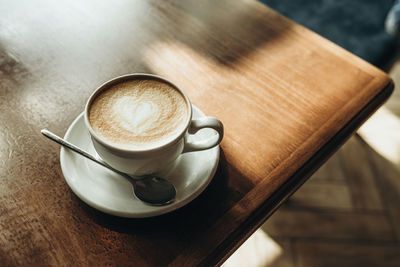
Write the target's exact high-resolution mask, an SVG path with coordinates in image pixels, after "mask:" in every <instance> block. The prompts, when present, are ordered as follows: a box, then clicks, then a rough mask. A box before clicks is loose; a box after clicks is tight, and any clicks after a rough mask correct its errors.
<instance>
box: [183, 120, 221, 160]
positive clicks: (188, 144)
mask: <svg viewBox="0 0 400 267" xmlns="http://www.w3.org/2000/svg"><path fill="white" fill-rule="evenodd" d="M203 128H211V129H214V130H215V131H217V135H213V136H210V137H208V138H205V139H204V140H199V141H189V140H188V137H189V135H192V134H195V133H196V132H197V131H198V130H200V129H203ZM223 136H224V126H223V125H222V122H221V121H220V120H219V119H217V118H214V117H205V118H201V119H193V120H192V121H191V123H190V126H189V129H188V133H187V134H186V136H185V146H184V148H183V152H182V153H186V152H191V151H200V150H206V149H209V148H212V147H215V146H217V145H219V143H221V141H222V137H223Z"/></svg>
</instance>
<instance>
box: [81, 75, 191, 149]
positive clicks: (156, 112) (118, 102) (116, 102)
mask: <svg viewBox="0 0 400 267" xmlns="http://www.w3.org/2000/svg"><path fill="white" fill-rule="evenodd" d="M188 116H189V108H188V103H187V102H186V100H185V98H184V97H183V95H182V94H181V93H180V92H179V91H178V90H176V89H175V88H173V87H172V86H171V85H169V84H167V83H164V82H162V81H158V80H152V79H135V80H130V81H126V82H121V83H118V84H116V85H113V86H112V87H110V88H108V89H105V90H104V91H103V92H101V93H100V94H99V95H97V96H96V98H95V99H94V101H93V102H92V104H91V106H90V108H89V122H90V125H91V126H92V128H93V130H94V131H95V132H96V134H98V135H99V136H101V137H103V138H104V139H106V140H107V141H108V142H110V143H112V144H114V145H117V146H119V147H122V148H125V149H141V150H142V149H150V148H153V147H157V146H160V145H163V144H165V143H167V142H169V141H171V140H173V139H174V138H175V137H176V136H177V135H179V134H180V133H181V132H182V131H183V130H184V129H185V126H186V121H187V119H188Z"/></svg>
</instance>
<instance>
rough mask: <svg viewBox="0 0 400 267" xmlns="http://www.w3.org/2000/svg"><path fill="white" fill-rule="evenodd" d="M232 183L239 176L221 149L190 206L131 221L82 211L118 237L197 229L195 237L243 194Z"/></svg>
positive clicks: (96, 212)
mask: <svg viewBox="0 0 400 267" xmlns="http://www.w3.org/2000/svg"><path fill="white" fill-rule="evenodd" d="M228 173H229V175H228ZM235 179H240V174H238V172H237V171H236V170H232V169H231V167H230V166H229V165H228V164H227V161H226V158H225V154H224V152H223V151H222V149H221V156H220V160H219V165H218V168H217V171H216V174H215V176H214V178H213V179H212V181H211V183H210V185H209V186H208V187H207V188H206V189H205V190H204V192H203V193H201V194H200V196H198V197H197V198H196V199H194V200H193V201H192V202H190V203H189V204H187V205H186V206H184V207H182V208H180V209H178V210H176V211H173V212H171V213H169V214H165V215H161V216H157V217H152V218H143V219H130V218H121V217H116V216H112V215H108V214H105V213H102V212H99V211H97V210H95V209H93V208H91V207H89V206H87V205H84V206H83V208H84V211H85V212H86V213H87V215H88V217H90V218H91V219H92V220H93V221H94V222H95V223H97V224H99V225H101V226H103V227H105V228H108V229H110V230H112V231H116V232H120V233H127V234H136V235H148V234H154V233H159V234H160V235H165V234H166V233H167V234H168V235H170V236H171V238H172V237H173V236H175V237H176V236H179V235H180V234H185V233H186V231H188V230H190V233H192V229H193V228H195V229H197V230H198V233H202V231H203V230H204V231H205V230H206V229H207V227H209V226H210V225H211V223H213V222H215V220H216V219H217V218H218V216H219V215H220V214H223V213H224V212H225V211H226V210H228V209H230V208H231V207H232V206H233V205H234V204H235V203H236V201H237V200H239V199H240V198H242V197H243V196H244V194H245V193H246V191H239V190H238V189H237V188H235V185H236V184H237V181H235ZM250 188H251V186H250V185H248V186H247V190H250ZM187 233H188V232H187Z"/></svg>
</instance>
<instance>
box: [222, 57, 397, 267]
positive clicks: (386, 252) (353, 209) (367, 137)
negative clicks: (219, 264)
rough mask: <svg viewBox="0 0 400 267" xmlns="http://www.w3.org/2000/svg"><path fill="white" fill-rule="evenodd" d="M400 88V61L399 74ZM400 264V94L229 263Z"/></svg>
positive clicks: (299, 265) (394, 71) (298, 266)
mask: <svg viewBox="0 0 400 267" xmlns="http://www.w3.org/2000/svg"><path fill="white" fill-rule="evenodd" d="M391 76H392V78H393V79H394V81H395V84H400V62H399V63H396V64H395V65H394V67H393V69H392V71H391ZM232 266H248V267H250V266H278V267H280V266H288V267H303V266H304V267H313V266H324V267H325V266H335V267H336V266H341V267H343V266H400V93H399V91H398V90H397V89H396V90H395V92H394V94H393V95H392V97H391V99H390V100H389V101H388V103H386V104H385V106H384V107H383V108H381V109H380V110H379V111H378V112H377V113H376V114H375V115H374V116H373V117H371V119H370V120H369V121H368V122H367V123H366V124H365V125H364V126H363V127H362V128H361V129H360V130H359V131H358V135H356V136H354V137H352V138H350V140H349V141H348V142H347V143H346V144H345V145H344V146H343V147H342V148H341V149H340V150H339V151H338V152H337V153H336V154H335V155H334V156H333V157H332V158H331V159H330V160H329V161H328V162H326V164H324V165H323V166H322V167H321V168H320V169H319V170H318V171H317V172H316V173H315V174H314V175H313V176H312V177H311V178H310V179H309V180H308V181H307V182H306V183H305V184H304V185H303V186H302V187H301V188H300V189H299V190H298V191H297V192H296V193H295V194H294V195H293V196H292V197H291V198H290V199H289V200H288V201H287V202H286V203H285V204H284V205H283V206H282V207H281V208H280V209H279V210H278V211H277V212H276V213H275V214H274V215H273V216H271V218H270V219H269V220H268V221H267V222H266V223H265V224H264V225H263V226H262V227H261V228H260V229H259V230H258V231H256V232H255V233H254V234H253V235H252V236H251V237H250V238H249V239H248V240H247V241H246V242H245V243H244V244H243V245H242V246H241V247H240V248H239V249H238V250H237V252H235V254H233V255H232V256H231V257H230V258H229V259H228V260H227V261H226V262H225V264H224V267H232Z"/></svg>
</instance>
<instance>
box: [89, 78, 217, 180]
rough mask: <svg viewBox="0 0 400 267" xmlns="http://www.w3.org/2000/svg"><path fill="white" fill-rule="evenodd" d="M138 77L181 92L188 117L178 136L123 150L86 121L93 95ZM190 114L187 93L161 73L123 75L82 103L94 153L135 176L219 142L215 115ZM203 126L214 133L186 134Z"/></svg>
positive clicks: (161, 168)
mask: <svg viewBox="0 0 400 267" xmlns="http://www.w3.org/2000/svg"><path fill="white" fill-rule="evenodd" d="M137 78H140V79H143V78H148V79H152V80H154V79H155V80H160V81H162V82H166V83H168V84H169V85H170V86H172V87H174V88H175V89H176V90H178V91H180V92H181V93H182V95H183V96H184V98H185V100H186V102H187V103H188V105H187V106H188V108H189V118H188V120H187V121H186V126H185V128H184V130H183V131H182V132H181V133H180V134H179V135H177V137H176V138H174V139H173V140H172V141H170V142H168V143H166V144H163V145H161V146H158V147H155V148H151V149H145V150H140V149H137V150H135V149H122V148H120V147H116V146H115V145H113V144H111V143H110V142H108V141H107V140H105V139H104V138H102V137H101V136H99V135H98V134H96V133H95V132H94V130H93V129H92V127H91V125H90V122H89V116H88V115H89V109H90V106H91V104H92V102H93V100H94V99H95V97H96V96H97V95H98V94H99V93H100V92H102V91H103V90H106V89H107V88H110V87H111V86H113V85H115V84H118V83H121V82H125V81H128V80H132V79H137ZM192 115H193V110H192V104H191V103H190V100H189V98H188V97H187V95H186V94H185V93H184V92H183V91H182V90H181V89H180V88H179V87H178V86H177V85H175V84H174V83H172V82H171V81H169V80H167V79H165V78H162V77H160V76H157V75H153V74H143V73H137V74H128V75H123V76H120V77H117V78H114V79H112V80H110V81H108V82H106V83H104V84H102V85H101V86H100V87H99V88H97V89H96V90H95V91H94V92H93V94H92V95H91V96H90V97H89V99H88V101H87V103H86V106H85V124H86V127H87V129H88V130H89V133H90V136H91V139H92V142H93V146H94V148H95V150H96V152H97V154H98V155H99V156H100V157H101V158H102V159H103V160H104V161H105V162H106V163H108V164H109V165H110V166H112V167H114V168H115V169H117V170H119V171H122V172H125V173H128V174H131V175H138V176H140V175H146V174H151V173H156V172H159V171H161V170H163V169H165V168H166V167H167V166H169V165H170V164H171V163H173V162H174V161H175V160H176V159H177V158H178V157H179V155H181V154H182V153H187V152H193V151H200V150H205V149H209V148H212V147H215V146H217V145H219V143H220V142H221V140H222V137H223V132H224V131H223V125H222V123H221V121H220V120H218V119H217V118H214V117H204V118H200V119H192ZM203 128H212V129H214V130H215V131H216V132H217V134H214V135H210V136H208V137H207V138H205V139H203V140H200V141H189V139H190V138H188V137H189V135H192V134H195V133H196V132H197V131H198V130H200V129H203Z"/></svg>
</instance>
